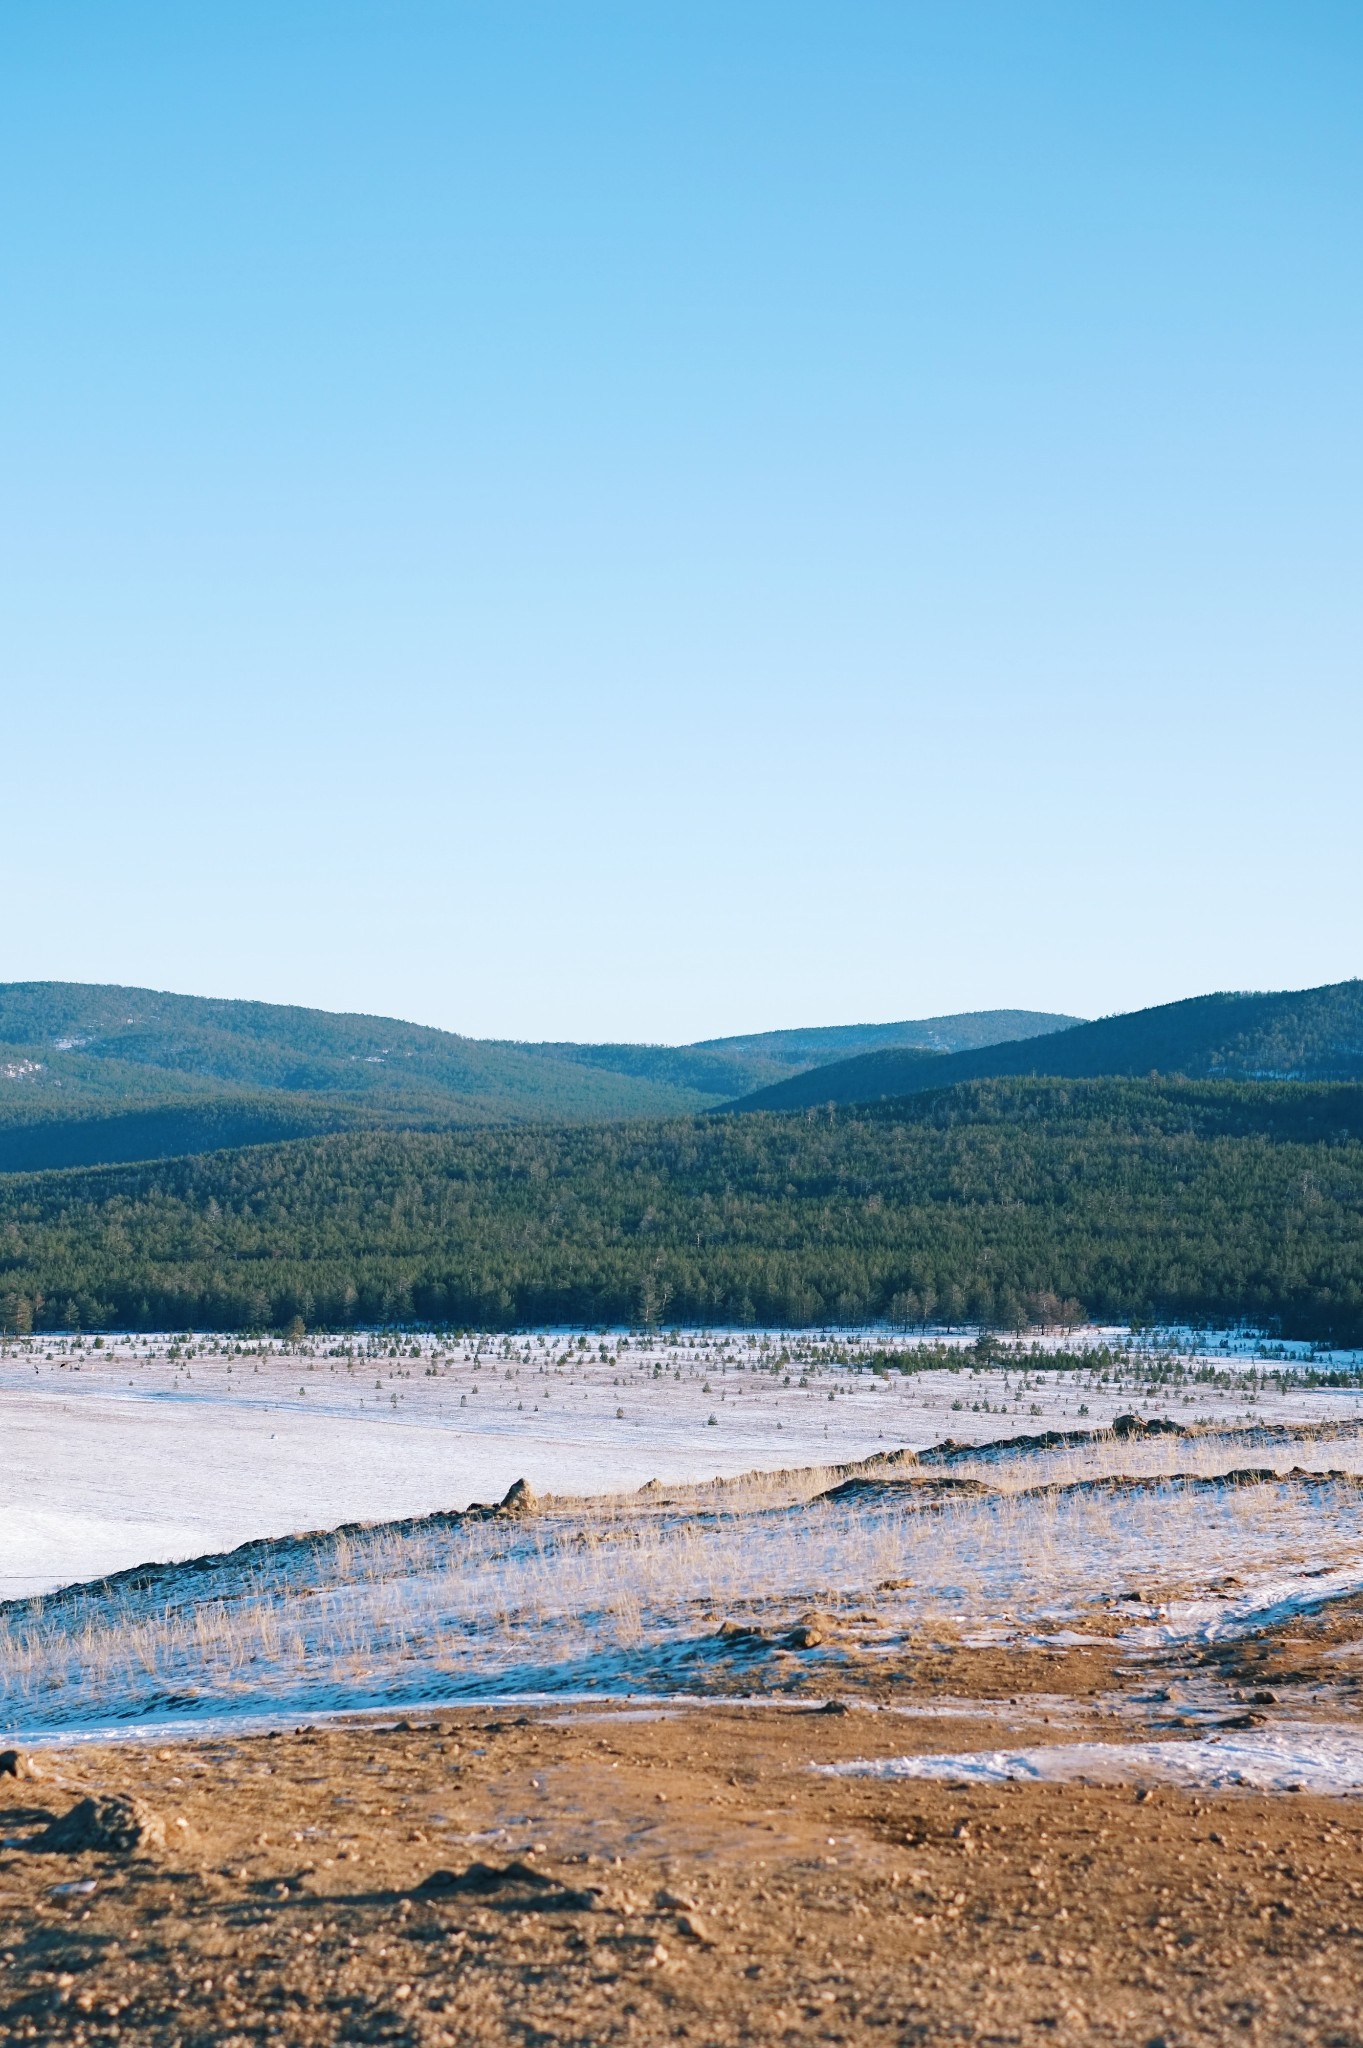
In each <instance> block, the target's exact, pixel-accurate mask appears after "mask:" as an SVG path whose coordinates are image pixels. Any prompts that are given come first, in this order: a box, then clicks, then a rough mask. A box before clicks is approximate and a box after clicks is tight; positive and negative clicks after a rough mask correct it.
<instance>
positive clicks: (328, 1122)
mask: <svg viewBox="0 0 1363 2048" xmlns="http://www.w3.org/2000/svg"><path fill="white" fill-rule="evenodd" d="M1071 1021H1072V1020H1071V1019H1068V1018H1061V1017H1052V1016H1050V1015H1048V1014H1046V1013H1043V1012H1037V1011H1027V1010H1002V1011H983V1012H979V1013H977V1014H973V1015H967V1016H958V1017H930V1018H926V1019H923V1020H921V1021H919V1022H900V1023H892V1024H884V1025H877V1024H853V1025H846V1026H839V1025H833V1026H819V1027H815V1028H813V1029H809V1030H798V1029H797V1030H793V1031H775V1032H765V1033H762V1032H759V1033H756V1034H751V1035H749V1036H747V1037H743V1038H732V1039H711V1040H709V1041H707V1042H705V1043H704V1044H701V1045H694V1046H656V1045H574V1044H540V1045H537V1044H518V1043H515V1042H512V1041H505V1040H496V1039H477V1038H465V1037H462V1036H460V1035H459V1034H458V1033H456V1032H452V1031H440V1030H436V1029H434V1028H432V1027H430V1026H427V1025H420V1024H408V1023H405V1022H402V1021H401V1020H399V1019H397V1018H391V1017H371V1016H364V1015H354V1014H342V1013H336V1012H332V1011H328V1010H311V1009H304V1008H301V1007H297V1006H293V1005H289V1004H280V1003H257V1002H247V1001H238V1000H234V999H230V998H217V997H207V996H185V995H175V994H170V993H167V992H165V991H162V990H157V989H141V988H123V987H119V986H116V985H104V984H90V983H81V982H10V983H8V984H0V1171H10V1172H13V1171H43V1170H46V1169H48V1168H54V1167H68V1166H91V1165H99V1164H107V1163H118V1162H124V1161H134V1160H139V1159H155V1158H171V1157H177V1156H181V1155H184V1154H188V1153H197V1152H206V1151H215V1150H221V1149H224V1148H226V1147H231V1146H236V1145H249V1144H262V1143H268V1142H272V1141H275V1140H280V1139H292V1138H303V1137H313V1136H317V1135H320V1134H322V1133H324V1132H329V1131H353V1130H375V1129H378V1130H385V1129H386V1130H392V1129H409V1130H410V1129H415V1130H450V1129H457V1128H461V1127H466V1126H470V1125H477V1124H514V1123H598V1122H607V1121H613V1120H618V1119H622V1118H631V1117H667V1116H677V1115H686V1114H690V1113H695V1112H697V1111H703V1110H707V1109H713V1108H716V1107H718V1106H719V1105H720V1104H721V1103H723V1102H726V1101H728V1100H729V1099H730V1098H731V1097H733V1096H734V1095H737V1094H742V1093H744V1092H746V1091H750V1090H752V1089H754V1088H761V1087H763V1086H765V1085H767V1084H768V1083H770V1082H773V1081H778V1080H784V1079H786V1078H788V1077H789V1076H790V1075H792V1074H797V1073H800V1072H803V1071H804V1070H805V1069H807V1068H809V1067H810V1066H813V1065H814V1064H815V1063H816V1062H818V1061H819V1060H823V1059H832V1058H836V1057H837V1056H838V1055H839V1054H840V1053H843V1052H846V1051H848V1050H853V1049H854V1050H862V1049H864V1048H870V1047H873V1046H880V1045H891V1046H896V1047H919V1048H925V1049H927V1050H925V1051H924V1052H923V1053H922V1054H921V1055H920V1056H924V1057H932V1056H933V1055H934V1053H935V1055H936V1056H944V1055H946V1054H947V1053H950V1052H952V1051H954V1050H957V1049H959V1048H961V1047H969V1046H979V1045H982V1044H991V1043H993V1042H994V1041H995V1040H996V1039H999V1038H1004V1037H1007V1036H1008V1035H1009V1034H1010V1033H1016V1032H1019V1031H1022V1032H1030V1033H1037V1032H1044V1031H1047V1030H1050V1029H1054V1028H1056V1027H1059V1026H1063V1025H1065V1024H1068V1023H1069V1022H1071Z"/></svg>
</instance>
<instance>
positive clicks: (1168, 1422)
mask: <svg viewBox="0 0 1363 2048" xmlns="http://www.w3.org/2000/svg"><path fill="white" fill-rule="evenodd" d="M1112 1434H1113V1435H1114V1436H1187V1434H1188V1432H1187V1430H1186V1429H1185V1428H1184V1427H1183V1424H1182V1423H1181V1422H1175V1421H1173V1420H1172V1418H1171V1417H1169V1416H1167V1415H1152V1416H1151V1417H1150V1418H1149V1419H1148V1420H1147V1419H1146V1417H1145V1416H1144V1415H1119V1416H1118V1417H1117V1419H1116V1421H1115V1422H1114V1423H1113V1425H1112Z"/></svg>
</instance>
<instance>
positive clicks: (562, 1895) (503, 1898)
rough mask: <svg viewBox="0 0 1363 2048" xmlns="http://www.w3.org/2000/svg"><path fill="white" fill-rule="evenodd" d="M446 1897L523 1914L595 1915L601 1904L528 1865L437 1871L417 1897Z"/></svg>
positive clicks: (487, 1865) (592, 1894) (421, 1886)
mask: <svg viewBox="0 0 1363 2048" xmlns="http://www.w3.org/2000/svg"><path fill="white" fill-rule="evenodd" d="M442 1894H444V1895H446V1896H448V1895H450V1894H456V1895H458V1896H461V1897H463V1898H475V1899H479V1898H481V1899H487V1900H489V1901H494V1900H495V1901H496V1902H497V1903H498V1904H499V1905H509V1906H514V1907H515V1908H516V1910H517V1911H518V1912H521V1913H594V1912H595V1911H596V1909H597V1907H598V1906H599V1905H600V1903H601V1902H600V1900H599V1899H598V1898H597V1895H596V1893H595V1892H586V1891H574V1890H572V1889H571V1888H570V1887H569V1886H567V1885H561V1884H558V1883H557V1882H556V1881H555V1880H554V1879H553V1878H552V1877H546V1875H545V1873H544V1872H543V1871H542V1870H533V1869H532V1868H531V1866H530V1865H529V1864H528V1863H506V1864H502V1865H500V1866H499V1865H498V1864H496V1863H470V1864H469V1866H468V1868H467V1869H466V1870H433V1871H432V1872H431V1874H430V1876H429V1877H426V1878H423V1879H422V1881H421V1883H420V1884H419V1885H418V1886H417V1887H416V1892H415V1894H414V1896H415V1897H417V1898H426V1899H430V1898H439V1897H440V1896H441V1895H442Z"/></svg>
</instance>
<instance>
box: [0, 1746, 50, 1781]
mask: <svg viewBox="0 0 1363 2048" xmlns="http://www.w3.org/2000/svg"><path fill="white" fill-rule="evenodd" d="M42 1775H43V1774H42V1771H41V1770H40V1769H39V1767H38V1761H37V1758H36V1757H31V1756H28V1755H26V1754H25V1752H24V1751H23V1750H22V1749H0V1778H41V1776H42Z"/></svg>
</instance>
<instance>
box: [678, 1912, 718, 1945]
mask: <svg viewBox="0 0 1363 2048" xmlns="http://www.w3.org/2000/svg"><path fill="white" fill-rule="evenodd" d="M677 1932H678V1934H684V1935H685V1936H686V1939H687V1940H688V1941H698V1942H699V1943H700V1945H701V1947H702V1948H713V1947H714V1945H715V1937H714V1936H713V1934H711V1932H710V1930H709V1928H708V1927H707V1926H706V1925H705V1922H704V1921H703V1920H701V1919H698V1918H697V1916H696V1914H694V1913H678V1915H677Z"/></svg>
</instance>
